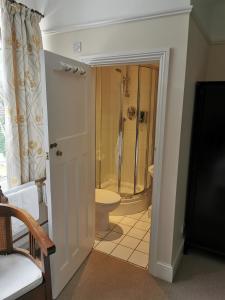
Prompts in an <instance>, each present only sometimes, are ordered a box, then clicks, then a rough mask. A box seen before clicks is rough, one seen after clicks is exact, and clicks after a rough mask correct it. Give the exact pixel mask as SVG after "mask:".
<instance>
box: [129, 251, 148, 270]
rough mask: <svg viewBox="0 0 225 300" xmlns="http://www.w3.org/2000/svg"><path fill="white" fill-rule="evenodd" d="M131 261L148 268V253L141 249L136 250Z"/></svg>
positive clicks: (130, 258)
mask: <svg viewBox="0 0 225 300" xmlns="http://www.w3.org/2000/svg"><path fill="white" fill-rule="evenodd" d="M128 261H129V262H131V263H133V264H135V265H138V266H141V267H143V268H146V267H147V265H148V255H147V254H145V253H142V252H139V251H136V250H135V251H134V252H133V253H132V255H131V256H130V257H129V259H128Z"/></svg>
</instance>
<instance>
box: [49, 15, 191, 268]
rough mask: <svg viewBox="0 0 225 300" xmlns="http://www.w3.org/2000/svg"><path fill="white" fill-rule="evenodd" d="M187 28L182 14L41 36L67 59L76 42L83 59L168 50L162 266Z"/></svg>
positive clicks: (172, 198)
mask: <svg viewBox="0 0 225 300" xmlns="http://www.w3.org/2000/svg"><path fill="white" fill-rule="evenodd" d="M188 25H189V14H184V15H176V16H170V17H163V18H158V19H152V20H146V21H139V22H132V23H126V24H118V25H114V26H108V27H101V28H95V29H89V30H81V31H76V32H70V33H64V34H56V35H46V36H44V47H45V48H46V49H47V50H49V51H52V52H56V53H58V54H61V55H64V56H67V57H70V58H76V56H77V54H74V53H73V49H72V48H73V47H72V44H73V42H74V41H75V40H77V41H82V49H83V51H82V55H91V54H95V53H105V52H110V53H112V52H117V51H131V50H140V51H144V50H152V49H159V48H168V47H170V48H171V58H170V69H169V83H168V99H167V101H168V106H167V112H166V128H165V149H164V156H165V159H164V161H163V178H162V181H163V182H162V183H163V189H162V191H161V193H162V194H161V195H162V208H161V211H160V232H159V236H160V240H159V253H158V260H159V261H160V262H162V263H165V264H171V263H172V251H173V239H174V236H173V230H174V218H175V206H176V190H177V176H178V158H179V148H180V133H181V121H182V110H183V96H184V82H185V68H186V53H187V41H188Z"/></svg>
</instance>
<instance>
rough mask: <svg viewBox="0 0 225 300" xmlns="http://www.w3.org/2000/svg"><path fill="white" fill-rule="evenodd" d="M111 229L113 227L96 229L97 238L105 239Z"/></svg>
mask: <svg viewBox="0 0 225 300" xmlns="http://www.w3.org/2000/svg"><path fill="white" fill-rule="evenodd" d="M110 231H111V229H109V230H107V231H96V233H95V236H96V239H98V240H99V239H103V238H104V237H105V236H106V235H107V234H108V233H109V232H110Z"/></svg>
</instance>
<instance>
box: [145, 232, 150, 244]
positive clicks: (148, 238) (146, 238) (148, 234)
mask: <svg viewBox="0 0 225 300" xmlns="http://www.w3.org/2000/svg"><path fill="white" fill-rule="evenodd" d="M143 241H145V242H149V241H150V232H149V231H148V232H147V233H146V235H145V236H144V237H143Z"/></svg>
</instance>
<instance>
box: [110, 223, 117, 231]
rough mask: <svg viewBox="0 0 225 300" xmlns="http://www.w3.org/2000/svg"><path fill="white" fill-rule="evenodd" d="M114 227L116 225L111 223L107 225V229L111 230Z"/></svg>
mask: <svg viewBox="0 0 225 300" xmlns="http://www.w3.org/2000/svg"><path fill="white" fill-rule="evenodd" d="M116 225H117V223H112V222H110V223H109V229H111V230H112V229H113V228H114V227H115V226H116Z"/></svg>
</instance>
